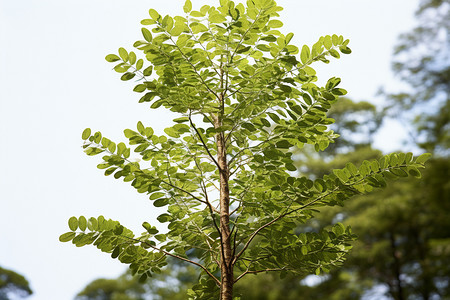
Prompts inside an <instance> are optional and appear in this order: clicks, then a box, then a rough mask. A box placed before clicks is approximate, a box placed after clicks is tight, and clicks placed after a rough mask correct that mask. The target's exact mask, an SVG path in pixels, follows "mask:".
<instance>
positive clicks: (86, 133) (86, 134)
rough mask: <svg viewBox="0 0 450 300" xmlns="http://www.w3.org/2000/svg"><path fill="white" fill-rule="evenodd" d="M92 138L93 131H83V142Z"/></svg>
mask: <svg viewBox="0 0 450 300" xmlns="http://www.w3.org/2000/svg"><path fill="white" fill-rule="evenodd" d="M90 136H91V129H90V128H86V129H85V130H83V133H82V134H81V138H82V139H83V140H87V139H88V138H89V137H90Z"/></svg>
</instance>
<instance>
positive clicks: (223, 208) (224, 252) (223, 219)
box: [215, 118, 234, 300]
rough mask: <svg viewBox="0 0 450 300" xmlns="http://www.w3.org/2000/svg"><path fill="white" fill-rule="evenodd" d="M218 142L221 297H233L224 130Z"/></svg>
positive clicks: (227, 173) (218, 124)
mask: <svg viewBox="0 0 450 300" xmlns="http://www.w3.org/2000/svg"><path fill="white" fill-rule="evenodd" d="M215 123H216V124H215V127H216V128H217V127H220V126H221V122H220V118H218V120H216V122H215ZM216 143H217V163H218V165H219V173H220V235H221V236H220V238H221V247H220V248H221V249H220V250H221V255H220V272H221V286H220V299H221V300H232V299H233V283H234V278H233V265H232V261H233V252H232V248H231V234H230V225H229V224H230V191H229V184H228V177H229V171H228V163H227V150H226V145H225V137H224V134H223V132H221V133H218V134H217V135H216Z"/></svg>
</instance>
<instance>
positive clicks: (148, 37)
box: [141, 28, 153, 42]
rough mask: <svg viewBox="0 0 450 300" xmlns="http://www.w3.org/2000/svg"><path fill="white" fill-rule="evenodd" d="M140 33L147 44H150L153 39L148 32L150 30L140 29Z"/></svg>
mask: <svg viewBox="0 0 450 300" xmlns="http://www.w3.org/2000/svg"><path fill="white" fill-rule="evenodd" d="M141 31H142V35H143V36H144V39H145V40H146V41H147V42H151V41H152V39H153V37H152V33H151V32H150V30H148V29H147V28H141Z"/></svg>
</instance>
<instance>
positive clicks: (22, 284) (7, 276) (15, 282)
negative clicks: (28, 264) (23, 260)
mask: <svg viewBox="0 0 450 300" xmlns="http://www.w3.org/2000/svg"><path fill="white" fill-rule="evenodd" d="M31 294H33V291H32V290H31V288H30V284H29V283H28V281H27V280H26V279H25V277H23V276H22V275H20V274H18V273H16V272H14V271H11V270H8V269H4V268H2V267H0V299H1V300H8V299H17V297H20V298H25V297H28V296H30V295H31Z"/></svg>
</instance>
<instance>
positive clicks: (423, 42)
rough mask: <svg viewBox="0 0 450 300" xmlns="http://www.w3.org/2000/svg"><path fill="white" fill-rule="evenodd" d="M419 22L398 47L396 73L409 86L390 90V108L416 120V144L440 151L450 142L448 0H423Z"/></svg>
mask: <svg viewBox="0 0 450 300" xmlns="http://www.w3.org/2000/svg"><path fill="white" fill-rule="evenodd" d="M416 18H417V20H418V25H417V26H416V27H415V28H414V29H413V30H411V31H409V32H406V33H404V34H402V35H401V36H400V38H399V43H398V45H397V46H396V48H395V49H394V60H393V63H392V67H393V70H394V72H395V74H396V75H397V76H398V77H399V78H400V79H401V80H402V81H403V82H404V83H406V84H407V85H408V86H409V89H407V90H406V91H404V92H401V93H395V94H388V95H387V96H388V99H389V100H390V101H389V106H388V107H387V111H389V112H390V114H395V116H396V118H398V116H399V115H402V116H404V117H405V118H407V119H409V120H412V122H411V121H410V122H408V123H411V124H413V125H414V126H413V128H411V131H413V133H412V134H411V137H412V138H413V142H414V143H415V144H418V145H420V146H421V147H422V148H424V149H426V150H427V151H436V154H439V155H448V149H449V146H450V124H449V122H450V117H449V116H450V94H449V93H450V64H449V57H448V55H449V54H448V48H449V46H450V41H449V38H448V35H449V31H450V7H449V5H448V1H445V0H421V1H420V5H419V8H418V10H417V11H416Z"/></svg>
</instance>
